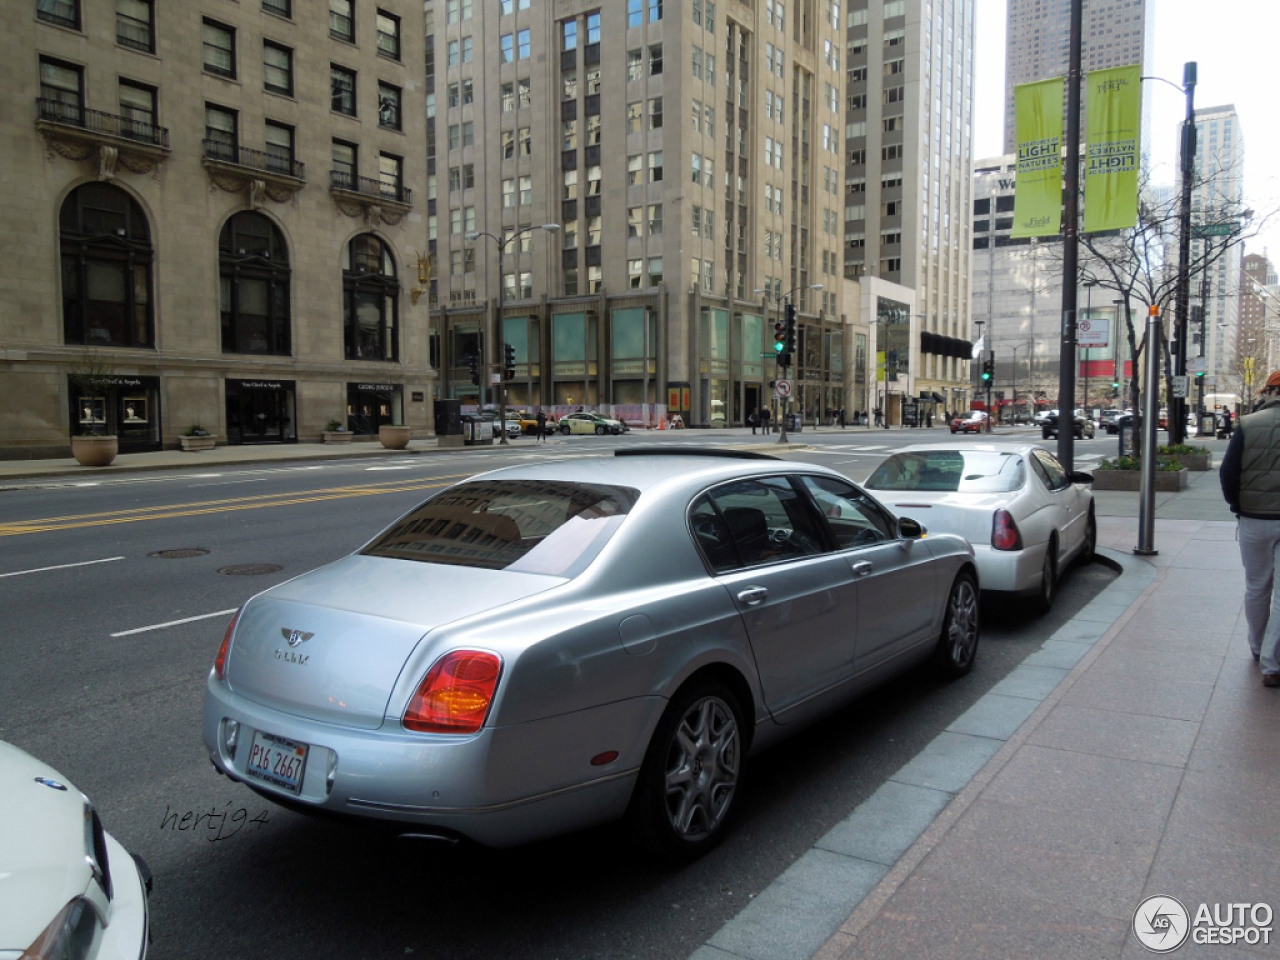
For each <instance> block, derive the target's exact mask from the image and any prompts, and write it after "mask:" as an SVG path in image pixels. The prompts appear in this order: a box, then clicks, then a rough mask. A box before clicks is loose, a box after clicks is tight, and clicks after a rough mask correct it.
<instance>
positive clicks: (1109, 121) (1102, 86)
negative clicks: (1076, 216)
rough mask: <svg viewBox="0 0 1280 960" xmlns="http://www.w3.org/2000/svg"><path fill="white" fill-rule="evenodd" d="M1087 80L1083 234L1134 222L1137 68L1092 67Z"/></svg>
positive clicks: (1138, 110)
mask: <svg viewBox="0 0 1280 960" xmlns="http://www.w3.org/2000/svg"><path fill="white" fill-rule="evenodd" d="M1088 83H1089V92H1088V98H1087V100H1086V101H1085V113H1086V116H1087V118H1088V120H1087V122H1088V127H1089V129H1088V131H1087V133H1086V135H1085V140H1086V143H1087V144H1088V151H1087V153H1086V160H1085V173H1084V232H1085V233H1095V232H1097V231H1099V230H1125V229H1127V228H1129V227H1132V226H1135V225H1136V224H1137V222H1138V139H1139V136H1138V135H1139V130H1140V128H1141V123H1142V80H1141V70H1140V69H1139V66H1138V65H1137V64H1134V65H1133V66H1128V67H1113V68H1111V69H1110V70H1094V71H1092V72H1090V74H1089V79H1088Z"/></svg>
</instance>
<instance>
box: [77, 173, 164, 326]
mask: <svg viewBox="0 0 1280 960" xmlns="http://www.w3.org/2000/svg"><path fill="white" fill-rule="evenodd" d="M58 228H59V241H60V244H61V248H62V324H63V336H64V339H65V341H66V342H67V343H74V344H87V345H89V346H114V347H152V346H155V336H154V323H153V319H152V311H151V289H152V286H151V262H152V249H151V230H150V228H149V227H148V225H147V221H146V217H145V216H144V215H143V213H142V208H141V207H140V206H139V205H138V203H137V202H136V201H135V200H134V199H133V198H132V197H130V196H129V195H128V194H127V193H125V192H124V191H123V190H121V189H120V188H119V187H116V186H112V185H111V184H108V183H86V184H84V185H83V186H80V187H77V188H76V189H75V190H73V191H71V194H70V195H69V196H68V197H67V199H66V201H65V202H64V203H63V205H62V210H61V213H60V215H59V220H58Z"/></svg>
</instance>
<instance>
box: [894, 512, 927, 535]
mask: <svg viewBox="0 0 1280 960" xmlns="http://www.w3.org/2000/svg"><path fill="white" fill-rule="evenodd" d="M928 532H929V531H928V530H926V529H925V528H924V524H922V523H920V522H919V521H918V520H912V519H911V518H910V517H899V518H898V536H900V537H901V538H902V539H904V540H922V539H924V537H925V535H926V534H928Z"/></svg>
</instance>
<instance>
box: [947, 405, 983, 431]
mask: <svg viewBox="0 0 1280 960" xmlns="http://www.w3.org/2000/svg"><path fill="white" fill-rule="evenodd" d="M987 419H988V418H987V414H986V413H985V412H984V411H982V410H971V411H969V413H968V414H967V415H965V416H962V417H956V418H954V419H953V420H952V421H951V432H952V433H982V432H983V431H984V430H986V429H987Z"/></svg>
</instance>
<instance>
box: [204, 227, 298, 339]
mask: <svg viewBox="0 0 1280 960" xmlns="http://www.w3.org/2000/svg"><path fill="white" fill-rule="evenodd" d="M218 267H219V271H220V274H221V295H220V300H221V307H222V352H223V353H270V354H278V355H284V356H288V355H289V351H290V337H289V329H290V324H289V275H290V271H289V251H288V250H287V249H286V248H285V244H284V235H283V234H282V233H281V232H280V229H279V228H278V227H277V226H276V225H275V224H274V223H272V222H271V221H270V220H269V219H268V218H267V217H265V216H263V215H262V214H260V213H252V212H249V211H245V212H243V213H237V214H236V215H235V216H233V217H232V218H231V219H230V220H228V221H227V225H226V226H225V227H223V228H222V236H221V237H220V238H219V239H218Z"/></svg>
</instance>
